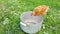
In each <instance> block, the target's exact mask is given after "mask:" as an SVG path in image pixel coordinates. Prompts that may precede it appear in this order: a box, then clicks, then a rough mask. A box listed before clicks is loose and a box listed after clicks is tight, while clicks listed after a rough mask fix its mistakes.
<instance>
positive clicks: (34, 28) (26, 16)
mask: <svg viewBox="0 0 60 34" xmlns="http://www.w3.org/2000/svg"><path fill="white" fill-rule="evenodd" d="M20 20H21V22H20V26H21V29H22V30H23V31H24V32H26V33H36V32H38V30H40V29H41V26H42V21H43V18H42V16H31V11H29V12H24V13H23V14H22V15H21V16H20Z"/></svg>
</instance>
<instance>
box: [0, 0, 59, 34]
mask: <svg viewBox="0 0 60 34" xmlns="http://www.w3.org/2000/svg"><path fill="white" fill-rule="evenodd" d="M39 5H48V6H49V7H50V8H49V10H48V12H47V14H46V15H43V18H44V21H43V25H42V27H41V30H39V31H38V32H37V33H36V34H60V0H0V34H25V33H24V32H22V30H21V28H20V15H21V14H22V13H23V12H27V11H33V9H34V8H35V7H36V6H39Z"/></svg>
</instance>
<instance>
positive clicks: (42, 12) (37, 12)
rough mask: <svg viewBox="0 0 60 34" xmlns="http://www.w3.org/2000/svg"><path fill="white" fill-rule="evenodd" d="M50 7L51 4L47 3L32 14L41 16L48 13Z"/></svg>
mask: <svg viewBox="0 0 60 34" xmlns="http://www.w3.org/2000/svg"><path fill="white" fill-rule="evenodd" d="M48 9H49V6H46V5H41V6H38V7H36V8H35V9H34V10H33V12H32V15H34V16H40V15H42V14H46V12H47V10H48Z"/></svg>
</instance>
